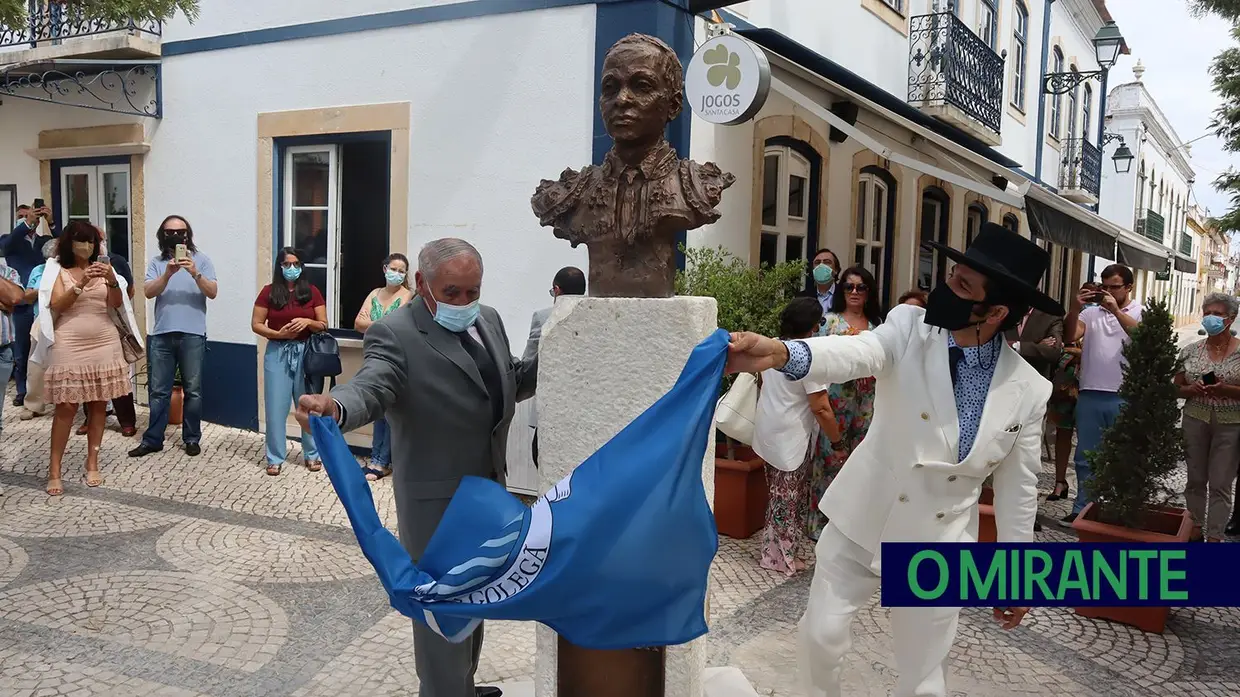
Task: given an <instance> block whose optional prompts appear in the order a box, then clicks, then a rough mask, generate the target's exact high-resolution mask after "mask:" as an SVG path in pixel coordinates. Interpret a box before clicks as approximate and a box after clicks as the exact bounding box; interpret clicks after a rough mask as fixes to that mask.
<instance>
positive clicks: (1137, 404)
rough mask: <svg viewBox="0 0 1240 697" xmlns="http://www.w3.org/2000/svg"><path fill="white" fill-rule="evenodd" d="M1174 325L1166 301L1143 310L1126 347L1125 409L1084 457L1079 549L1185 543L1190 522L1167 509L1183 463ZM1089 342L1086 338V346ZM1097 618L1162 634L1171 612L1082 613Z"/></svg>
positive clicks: (1082, 610) (1124, 609) (1119, 610)
mask: <svg viewBox="0 0 1240 697" xmlns="http://www.w3.org/2000/svg"><path fill="white" fill-rule="evenodd" d="M1172 327H1173V319H1172V316H1171V312H1170V311H1169V310H1168V309H1167V304H1166V303H1165V302H1163V301H1161V300H1159V301H1154V302H1152V303H1151V304H1150V305H1149V306H1148V307H1146V308H1145V310H1144V312H1143V314H1142V318H1141V324H1140V325H1138V326H1137V328H1136V329H1135V330H1133V332H1132V338H1131V340H1130V341H1129V342H1128V345H1127V346H1125V347H1124V359H1125V360H1126V361H1127V365H1126V366H1125V367H1124V382H1123V384H1122V385H1120V390H1119V393H1120V396H1121V397H1122V398H1123V399H1124V406H1123V408H1122V409H1120V412H1119V416H1118V418H1117V419H1116V420H1115V424H1114V425H1113V426H1112V427H1111V428H1110V429H1108V430H1107V432H1106V433H1105V434H1104V435H1103V439H1102V444H1101V445H1100V446H1099V448H1098V450H1097V451H1093V452H1089V453H1086V457H1087V458H1089V463H1090V467H1091V468H1092V469H1093V474H1094V478H1093V481H1092V482H1091V483H1090V485H1089V488H1088V489H1087V491H1088V492H1089V496H1090V501H1091V503H1089V504H1088V505H1086V507H1085V509H1084V510H1082V511H1081V513H1080V515H1078V516H1077V518H1076V520H1075V521H1074V522H1073V523H1072V527H1073V529H1075V530H1076V533H1077V536H1078V537H1079V538H1080V539H1081V541H1082V542H1123V543H1126V544H1133V543H1155V542H1161V543H1167V542H1188V540H1189V537H1190V535H1191V534H1192V518H1191V516H1189V514H1188V511H1186V510H1184V509H1183V508H1178V507H1173V506H1171V505H1169V502H1170V501H1171V500H1172V499H1173V498H1174V497H1175V495H1176V492H1174V491H1172V490H1171V489H1169V488H1167V486H1166V484H1167V481H1168V478H1169V477H1170V476H1171V475H1172V474H1173V473H1174V472H1175V471H1176V469H1177V468H1178V467H1179V466H1180V462H1181V461H1183V459H1184V440H1183V434H1182V432H1181V431H1180V427H1179V404H1178V402H1177V395H1176V388H1175V385H1174V384H1173V383H1172V382H1171V379H1172V377H1173V376H1174V375H1175V374H1176V373H1177V372H1179V370H1180V363H1179V360H1178V351H1177V350H1176V343H1175V338H1174V334H1173V332H1172ZM1086 340H1087V341H1088V339H1086ZM1076 612H1077V613H1078V614H1080V615H1083V616H1085V617H1097V618H1103V619H1109V620H1114V621H1116V622H1122V623H1124V624H1130V625H1133V626H1135V627H1137V628H1139V629H1142V630H1144V631H1147V632H1158V633H1161V632H1162V631H1163V628H1164V627H1165V626H1166V623H1167V615H1168V614H1169V612H1170V610H1169V609H1168V608H1152V607H1119V608H1098V607H1091V608H1077V610H1076Z"/></svg>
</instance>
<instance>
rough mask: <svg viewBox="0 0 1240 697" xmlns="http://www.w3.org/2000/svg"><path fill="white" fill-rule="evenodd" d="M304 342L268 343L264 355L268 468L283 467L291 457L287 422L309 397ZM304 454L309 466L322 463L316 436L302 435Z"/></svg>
mask: <svg viewBox="0 0 1240 697" xmlns="http://www.w3.org/2000/svg"><path fill="white" fill-rule="evenodd" d="M305 350H306V342H304V341H268V342H267V350H266V352H264V353H263V401H264V402H265V404H264V407H265V409H264V412H263V413H264V414H265V415H266V418H267V464H269V465H275V466H277V467H278V466H280V465H281V464H283V463H284V460H285V458H286V457H288V439H287V438H286V437H285V422H286V421H287V420H288V413H289V409H290V408H292V407H293V406H294V405H295V404H296V403H297V400H298V399H300V398H301V396H302V395H303V394H305V393H306V379H305V377H304V376H303V375H302V372H301V357H302V354H304V353H305ZM301 450H302V453H303V455H304V457H305V460H306V462H311V461H314V460H318V459H319V451H318V449H317V448H315V447H314V436H312V435H310V432H309V431H307V430H304V429H303V430H302V432H301Z"/></svg>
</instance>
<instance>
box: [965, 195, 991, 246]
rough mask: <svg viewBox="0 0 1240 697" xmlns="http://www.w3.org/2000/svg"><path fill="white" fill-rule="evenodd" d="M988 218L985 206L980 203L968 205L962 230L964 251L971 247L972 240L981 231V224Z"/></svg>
mask: <svg viewBox="0 0 1240 697" xmlns="http://www.w3.org/2000/svg"><path fill="white" fill-rule="evenodd" d="M988 218H989V215H988V214H987V212H986V206H983V205H982V204H980V203H972V204H970V205H969V217H968V219H967V220H965V228H964V246H965V248H966V249H967V248H969V247H971V246H972V245H973V240H974V239H975V238H976V237H977V233H978V232H980V231H981V229H982V223H985V222H986V220H987V219H988Z"/></svg>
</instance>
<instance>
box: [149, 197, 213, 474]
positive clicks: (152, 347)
mask: <svg viewBox="0 0 1240 697" xmlns="http://www.w3.org/2000/svg"><path fill="white" fill-rule="evenodd" d="M155 240H156V242H157V243H158V244H159V253H158V254H156V255H155V256H153V257H151V261H150V263H148V264H147V266H146V285H145V286H144V287H143V292H145V294H146V297H147V298H148V299H152V298H153V299H154V300H155V324H154V326H152V327H151V330H150V332H148V334H147V360H146V370H147V386H148V389H149V391H150V402H151V418H150V424H149V425H148V426H147V429H146V432H145V433H143V434H142V442H141V443H139V444H138V447H136V448H134V449H133V450H130V451H129V456H130V457H142V456H144V455H150V454H151V453H157V452H159V451H161V450H163V449H164V431H165V430H166V429H167V428H168V412H169V408H170V406H171V400H172V387H173V382H174V381H175V379H176V375H177V371H178V370H179V371H180V374H181V389H182V390H183V392H184V395H185V406H184V417H183V421H182V426H181V439H182V440H183V441H184V443H185V453H186V454H187V455H197V454H199V453H200V452H202V446H201V445H200V444H199V442H200V440H201V438H202V362H203V358H204V357H205V356H206V352H207V300H210V299H214V298H215V296H216V294H217V293H218V292H219V284H218V283H217V281H216V279H215V266H214V265H213V264H212V263H211V257H208V256H207V255H206V254H204V253H203V252H201V251H199V250H198V246H197V245H196V244H194V229H193V228H192V227H190V224H189V221H188V220H186V219H185V218H183V217H181V216H179V215H170V216H168V217H167V218H164V222H162V223H160V225H159V231H158V232H156V233H155Z"/></svg>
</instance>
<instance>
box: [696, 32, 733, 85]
mask: <svg viewBox="0 0 1240 697" xmlns="http://www.w3.org/2000/svg"><path fill="white" fill-rule="evenodd" d="M702 61H703V62H704V63H706V64H707V65H709V66H710V69H709V70H707V71H706V81H707V82H709V83H710V84H711V86H713V87H718V86H720V85H722V84H724V83H725V82H726V83H727V87H728V89H730V90H734V89H736V87H737V85H739V84H741V68H740V65H741V56H740V54H739V53H732V52H731V51H729V50H728V47H727V46H725V45H723V44H722V43H721V44H719V45H718V46H715V47H714V48H710V49H707V50H706V53H704V54H702Z"/></svg>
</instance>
